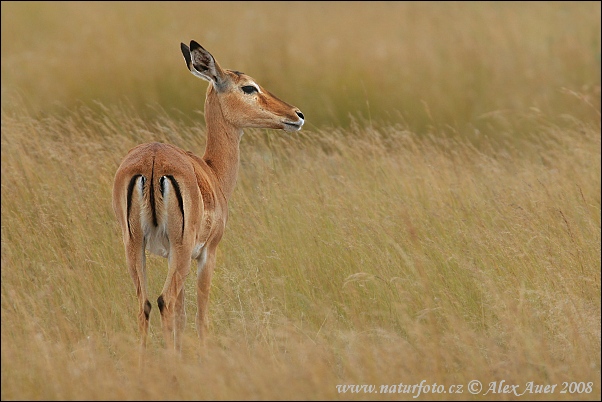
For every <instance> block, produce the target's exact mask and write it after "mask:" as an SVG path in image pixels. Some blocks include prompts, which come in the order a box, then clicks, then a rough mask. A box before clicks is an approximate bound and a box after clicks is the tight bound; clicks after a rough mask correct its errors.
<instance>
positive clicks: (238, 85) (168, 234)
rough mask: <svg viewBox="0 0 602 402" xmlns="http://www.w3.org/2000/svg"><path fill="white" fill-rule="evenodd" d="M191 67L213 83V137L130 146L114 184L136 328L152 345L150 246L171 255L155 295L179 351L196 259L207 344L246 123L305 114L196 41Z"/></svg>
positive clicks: (267, 123) (292, 124) (292, 123)
mask: <svg viewBox="0 0 602 402" xmlns="http://www.w3.org/2000/svg"><path fill="white" fill-rule="evenodd" d="M180 47H181V50H182V54H183V55H184V59H185V61H186V66H187V67H188V69H189V70H190V72H191V73H192V74H194V75H195V76H197V77H199V78H202V79H203V80H206V81H208V82H209V86H208V88H207V94H206V98H205V121H206V126H207V142H206V146H205V153H204V155H203V156H202V157H198V156H196V155H195V154H193V153H192V152H189V151H184V150H182V149H180V148H178V147H176V146H174V145H170V144H164V143H159V142H153V143H148V144H141V145H138V146H136V147H135V148H132V149H131V150H130V151H129V152H128V154H127V155H126V156H125V158H124V159H123V161H122V162H121V165H120V166H119V168H118V170H117V172H116V174H115V181H114V184H113V209H114V211H115V215H116V217H117V220H118V221H119V224H120V225H121V231H122V235H123V244H124V247H125V256H126V263H127V267H128V270H129V273H130V276H131V277H132V280H133V281H134V285H135V287H136V295H137V296H138V307H139V309H138V326H139V330H140V334H141V345H142V346H143V347H146V340H147V336H148V328H149V317H150V311H151V303H150V302H149V301H148V294H147V288H146V286H147V280H146V250H148V251H149V252H150V253H152V254H157V255H159V256H162V257H165V258H167V261H168V267H169V268H168V273H167V278H166V279H165V284H164V285H163V290H162V291H161V295H160V296H159V298H158V299H157V304H158V307H159V311H160V313H161V326H162V329H163V336H164V339H165V344H166V347H167V348H170V349H175V350H176V351H181V347H182V332H183V330H184V328H185V324H186V312H185V308H184V282H185V279H186V277H187V275H188V273H189V272H190V266H191V263H192V260H196V263H197V280H196V281H197V282H196V293H197V314H196V329H197V333H198V336H199V339H200V341H201V343H202V344H204V343H205V339H206V332H207V321H208V320H207V304H208V301H209V288H210V285H211V277H212V275H213V270H214V269H215V262H216V250H217V245H218V244H219V242H220V240H221V238H222V236H223V234H224V230H225V227H226V221H227V218H228V199H229V198H230V197H231V195H232V192H233V190H234V186H235V184H236V177H237V175H238V166H239V153H240V151H239V145H240V140H241V137H242V134H243V131H242V129H243V128H245V127H257V128H272V129H282V130H285V131H298V130H300V129H301V126H303V123H304V116H303V113H301V111H300V110H299V109H297V108H296V107H294V106H291V105H289V104H288V103H286V102H284V101H282V100H280V99H278V98H277V97H276V96H274V95H272V94H271V93H270V92H268V91H267V90H265V89H264V88H262V87H261V86H260V85H259V84H257V83H256V82H255V80H254V79H253V78H251V77H249V76H248V75H246V74H244V73H241V72H239V71H235V70H227V69H222V68H221V67H220V65H219V64H218V63H217V61H216V60H215V58H214V57H213V56H212V55H211V53H209V52H208V51H207V50H205V49H204V48H203V47H202V46H201V45H199V44H198V43H197V42H195V41H191V42H190V47H188V46H186V45H185V44H183V43H182V44H181V46H180Z"/></svg>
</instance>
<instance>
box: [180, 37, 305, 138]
mask: <svg viewBox="0 0 602 402" xmlns="http://www.w3.org/2000/svg"><path fill="white" fill-rule="evenodd" d="M180 47H181V49H182V54H183V55H184V59H185V60H186V67H188V69H189V70H190V72H191V73H192V74H194V75H196V76H197V77H199V78H202V79H204V80H206V81H209V82H210V83H211V84H212V85H209V88H208V90H207V100H208V101H210V98H213V97H215V98H217V100H218V102H219V105H220V109H221V113H222V116H223V118H224V119H225V120H226V121H228V123H230V124H232V125H233V126H235V127H238V128H244V127H257V128H275V129H283V130H285V131H298V130H300V129H301V126H303V123H304V122H305V117H304V116H303V113H301V111H300V110H299V109H297V108H296V107H295V106H292V105H289V104H288V103H286V102H284V101H282V100H280V99H278V98H277V97H276V96H274V95H272V94H271V93H270V92H268V91H266V90H265V89H263V88H262V87H261V86H260V85H259V84H257V83H256V82H255V80H254V79H253V78H251V77H249V76H248V75H246V74H244V73H241V72H239V71H234V70H225V69H222V68H221V67H220V65H219V64H218V63H217V61H216V60H215V58H214V57H213V56H212V55H211V53H209V52H208V51H206V50H205V49H204V48H203V47H202V46H201V45H199V44H198V43H197V42H195V41H191V42H190V47H188V46H186V45H185V44H183V43H182V44H181V46H180ZM207 112H208V111H207V110H205V113H207Z"/></svg>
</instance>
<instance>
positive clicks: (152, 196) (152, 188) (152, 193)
mask: <svg viewBox="0 0 602 402" xmlns="http://www.w3.org/2000/svg"><path fill="white" fill-rule="evenodd" d="M154 176H155V158H153V166H152V167H151V178H150V190H149V191H150V197H149V201H150V208H151V214H152V215H153V225H155V227H157V226H158V223H157V211H156V210H155V183H154V182H155V180H154V179H153V177H154Z"/></svg>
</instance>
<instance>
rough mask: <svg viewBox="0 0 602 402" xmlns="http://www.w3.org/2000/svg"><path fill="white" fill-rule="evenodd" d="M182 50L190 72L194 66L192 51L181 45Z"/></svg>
mask: <svg viewBox="0 0 602 402" xmlns="http://www.w3.org/2000/svg"><path fill="white" fill-rule="evenodd" d="M180 49H182V54H183V55H184V60H185V61H186V68H188V69H189V70H190V68H191V65H192V63H191V62H192V59H191V58H190V49H189V48H188V46H186V45H185V44H183V43H180Z"/></svg>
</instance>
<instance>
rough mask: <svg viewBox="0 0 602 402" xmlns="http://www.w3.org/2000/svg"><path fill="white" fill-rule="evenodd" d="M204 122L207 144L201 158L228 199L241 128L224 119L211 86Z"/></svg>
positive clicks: (235, 168)
mask: <svg viewBox="0 0 602 402" xmlns="http://www.w3.org/2000/svg"><path fill="white" fill-rule="evenodd" d="M205 124H206V125H207V146H206V148H205V154H204V155H203V159H204V160H205V162H207V164H208V165H209V166H210V167H211V168H212V169H213V171H214V172H215V175H216V176H217V179H218V180H219V183H220V185H221V187H222V191H223V192H224V195H225V196H226V199H229V198H230V196H231V195H232V192H233V191H234V186H235V185H236V177H237V176H238V165H239V159H240V150H239V145H240V139H241V137H242V129H240V128H237V127H234V126H232V125H231V124H230V123H228V122H227V121H226V119H225V118H224V115H223V111H222V108H221V106H220V103H219V99H218V98H217V94H216V93H215V89H213V88H209V90H208V91H207V99H206V100H205Z"/></svg>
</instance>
